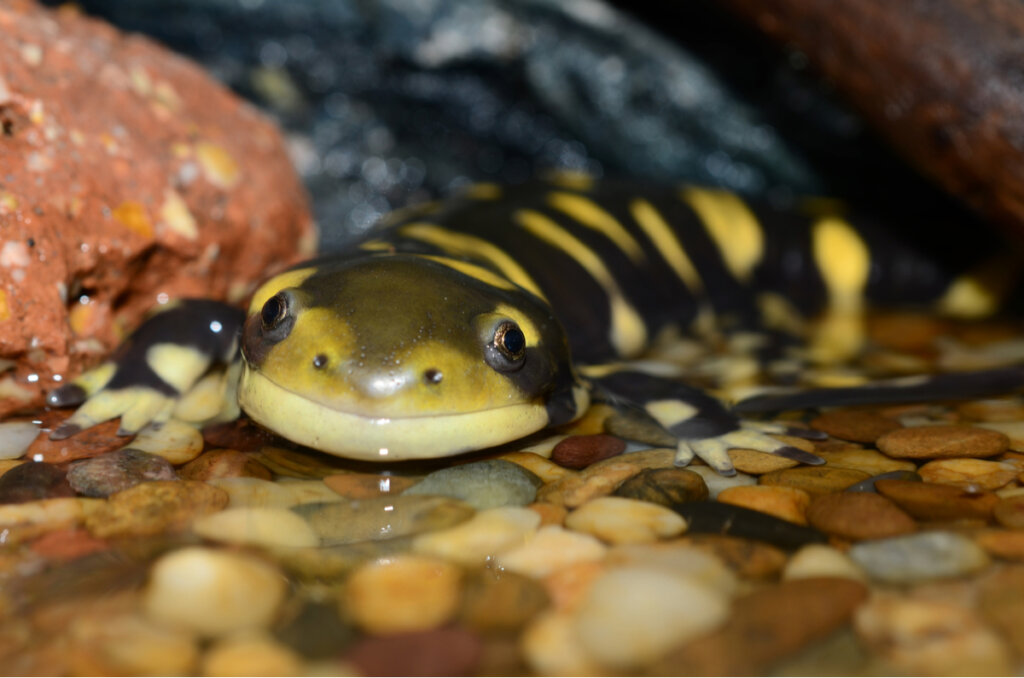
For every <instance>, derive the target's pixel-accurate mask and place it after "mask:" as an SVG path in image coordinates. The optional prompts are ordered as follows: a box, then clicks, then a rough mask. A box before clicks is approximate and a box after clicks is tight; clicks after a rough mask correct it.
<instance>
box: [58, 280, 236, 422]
mask: <svg viewBox="0 0 1024 678" xmlns="http://www.w3.org/2000/svg"><path fill="white" fill-rule="evenodd" d="M242 317H243V316H242V313H241V311H239V310H238V309H236V308H233V307H231V306H228V305H226V304H221V303H219V302H212V301H207V300H200V299H187V300H182V301H179V302H177V303H175V304H173V305H171V306H170V307H168V308H167V309H165V310H162V311H160V312H159V313H157V314H155V315H153V316H151V317H150V318H148V319H147V320H146V321H145V322H143V324H142V325H140V326H139V328H138V329H137V330H136V331H135V332H134V333H133V334H132V335H131V336H130V337H129V338H128V339H127V340H126V341H125V343H124V344H122V345H121V346H120V347H119V348H118V349H117V351H116V352H115V353H114V355H113V356H112V357H111V358H110V359H109V360H108V361H107V362H105V363H103V364H101V365H99V366H98V367H96V368H94V369H92V370H89V371H87V372H85V373H84V374H82V375H81V376H79V377H78V378H76V379H74V380H73V381H71V382H70V383H68V384H65V385H64V386H61V387H60V388H58V389H55V390H53V391H51V392H50V394H49V395H48V396H47V404H48V405H50V406H51V407H69V406H73V405H80V407H79V408H78V410H76V411H75V413H74V414H72V415H71V416H70V417H68V419H66V420H65V421H64V423H63V424H61V425H60V426H59V427H57V428H56V429H55V430H54V431H53V432H52V433H51V434H50V438H52V439H54V440H60V439H63V438H67V437H70V436H72V435H74V434H76V433H78V432H79V431H82V430H84V429H87V428H90V427H92V426H95V425H97V424H100V423H103V422H105V421H108V420H110V419H114V418H116V417H121V427H120V429H119V431H118V435H130V434H132V433H136V432H137V431H139V430H140V429H142V428H143V427H145V426H147V425H149V424H155V425H159V424H162V423H164V422H166V421H167V420H168V419H169V418H170V417H171V416H172V415H173V414H175V413H176V412H177V411H179V410H181V409H182V407H183V406H186V407H190V408H193V411H196V410H199V411H205V412H212V414H213V417H216V416H217V414H218V413H221V412H224V411H230V410H231V409H232V406H231V405H230V404H229V405H227V406H226V407H225V404H224V403H223V402H222V401H223V399H224V397H225V396H230V398H231V399H232V400H233V399H234V395H233V391H232V392H231V393H226V392H227V391H229V390H230V389H231V385H230V383H229V382H231V380H232V379H234V380H235V381H237V370H236V369H233V368H232V367H227V368H226V369H215V368H216V367H218V366H227V365H229V364H230V363H231V362H232V361H233V360H234V359H235V355H236V353H237V351H238V333H239V329H240V327H241V322H242ZM203 401H205V404H202V405H197V404H198V403H202V402H203ZM235 411H236V412H237V408H236V409H235Z"/></svg>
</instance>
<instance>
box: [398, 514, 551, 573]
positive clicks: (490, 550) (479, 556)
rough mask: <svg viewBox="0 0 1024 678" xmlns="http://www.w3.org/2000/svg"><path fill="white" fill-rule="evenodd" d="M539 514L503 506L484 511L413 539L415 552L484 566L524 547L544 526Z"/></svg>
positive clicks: (465, 563) (464, 563)
mask: <svg viewBox="0 0 1024 678" xmlns="http://www.w3.org/2000/svg"><path fill="white" fill-rule="evenodd" d="M540 522H541V516H540V514H539V513H537V512H536V511H532V510H530V509H528V508H522V507H519V506H500V507H498V508H493V509H487V510H486V511H481V512H479V513H477V514H476V515H475V516H473V517H472V518H470V519H469V520H467V521H465V522H463V523H460V524H458V525H456V526H455V527H450V528H447V529H444V530H437V531H435V532H430V533H429V534H422V535H419V536H417V537H416V538H415V539H414V540H413V544H412V549H413V551H415V552H417V553H420V554H423V555H432V556H436V557H438V558H442V559H445V560H450V561H453V562H457V563H460V564H463V565H482V564H484V563H485V562H487V561H488V560H490V559H491V558H493V557H494V556H496V555H498V554H499V553H502V552H504V551H506V550H508V549H510V548H512V547H513V546H518V545H519V544H522V543H523V542H524V541H525V540H526V539H527V538H528V537H529V536H530V535H531V534H533V533H534V532H535V531H536V530H537V528H538V527H539V526H540Z"/></svg>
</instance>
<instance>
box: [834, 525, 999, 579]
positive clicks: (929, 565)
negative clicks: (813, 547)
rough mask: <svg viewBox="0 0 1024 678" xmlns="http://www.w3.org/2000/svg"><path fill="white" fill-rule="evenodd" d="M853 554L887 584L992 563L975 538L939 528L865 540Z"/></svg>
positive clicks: (968, 570) (950, 574) (952, 574)
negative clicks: (941, 530)
mask: <svg viewBox="0 0 1024 678" xmlns="http://www.w3.org/2000/svg"><path fill="white" fill-rule="evenodd" d="M849 555H850V557H851V558H852V559H853V560H854V562H856V563H857V564H858V565H860V566H861V567H862V568H864V571H865V572H867V573H868V575H869V576H870V577H871V579H873V580H875V581H879V582H883V583H886V584H912V583H916V582H920V581H924V580H927V579H941V578H946V577H958V576H961V575H965V574H970V573H972V572H976V571H977V570H980V569H981V568H983V567H985V566H986V565H988V563H989V559H988V556H987V555H986V554H985V552H984V551H983V550H982V549H981V547H979V546H978V545H977V544H975V543H974V542H973V541H972V540H971V539H969V538H967V537H964V536H962V535H959V534H955V533H953V532H938V531H937V532H922V533H920V534H912V535H905V536H900V537H891V538H889V539H879V540H876V541H863V542H860V543H858V544H855V545H854V546H853V547H851V548H850V552H849Z"/></svg>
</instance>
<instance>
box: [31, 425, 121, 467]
mask: <svg viewBox="0 0 1024 678" xmlns="http://www.w3.org/2000/svg"><path fill="white" fill-rule="evenodd" d="M67 416H70V413H67V414H66V415H65V413H63V412H61V413H60V415H59V417H60V418H59V419H56V418H54V419H49V418H47V417H42V419H43V431H42V433H41V434H40V435H39V436H37V437H36V439H35V440H33V441H32V444H31V445H29V446H28V450H26V451H25V457H26V458H28V459H32V460H33V461H45V462H48V463H51V464H63V463H65V462H69V461H74V460H75V459H85V458H87V457H95V456H96V455H98V454H103V453H104V452H110V451H111V450H116V449H119V448H121V447H124V444H125V443H126V442H128V441H130V440H131V439H132V437H125V436H119V435H117V430H118V429H119V428H120V427H121V424H120V422H119V421H117V420H114V421H107V422H103V423H102V424H97V425H96V426H93V427H91V428H87V429H86V430H84V431H81V432H80V433H76V434H75V435H74V436H72V437H71V438H68V439H66V440H50V435H49V432H50V431H51V430H52V429H54V428H56V427H57V426H58V425H59V424H60V422H61V421H63V420H64V419H65V418H66V417H67Z"/></svg>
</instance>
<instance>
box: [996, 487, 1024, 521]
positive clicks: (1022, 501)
mask: <svg viewBox="0 0 1024 678" xmlns="http://www.w3.org/2000/svg"><path fill="white" fill-rule="evenodd" d="M992 515H993V516H994V517H995V519H996V520H997V521H998V522H999V524H1000V525H1002V526H1003V527H1024V495H1021V494H1018V495H1015V496H1012V497H1003V498H1002V499H1000V500H999V501H997V502H996V503H995V505H994V506H993V507H992Z"/></svg>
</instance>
